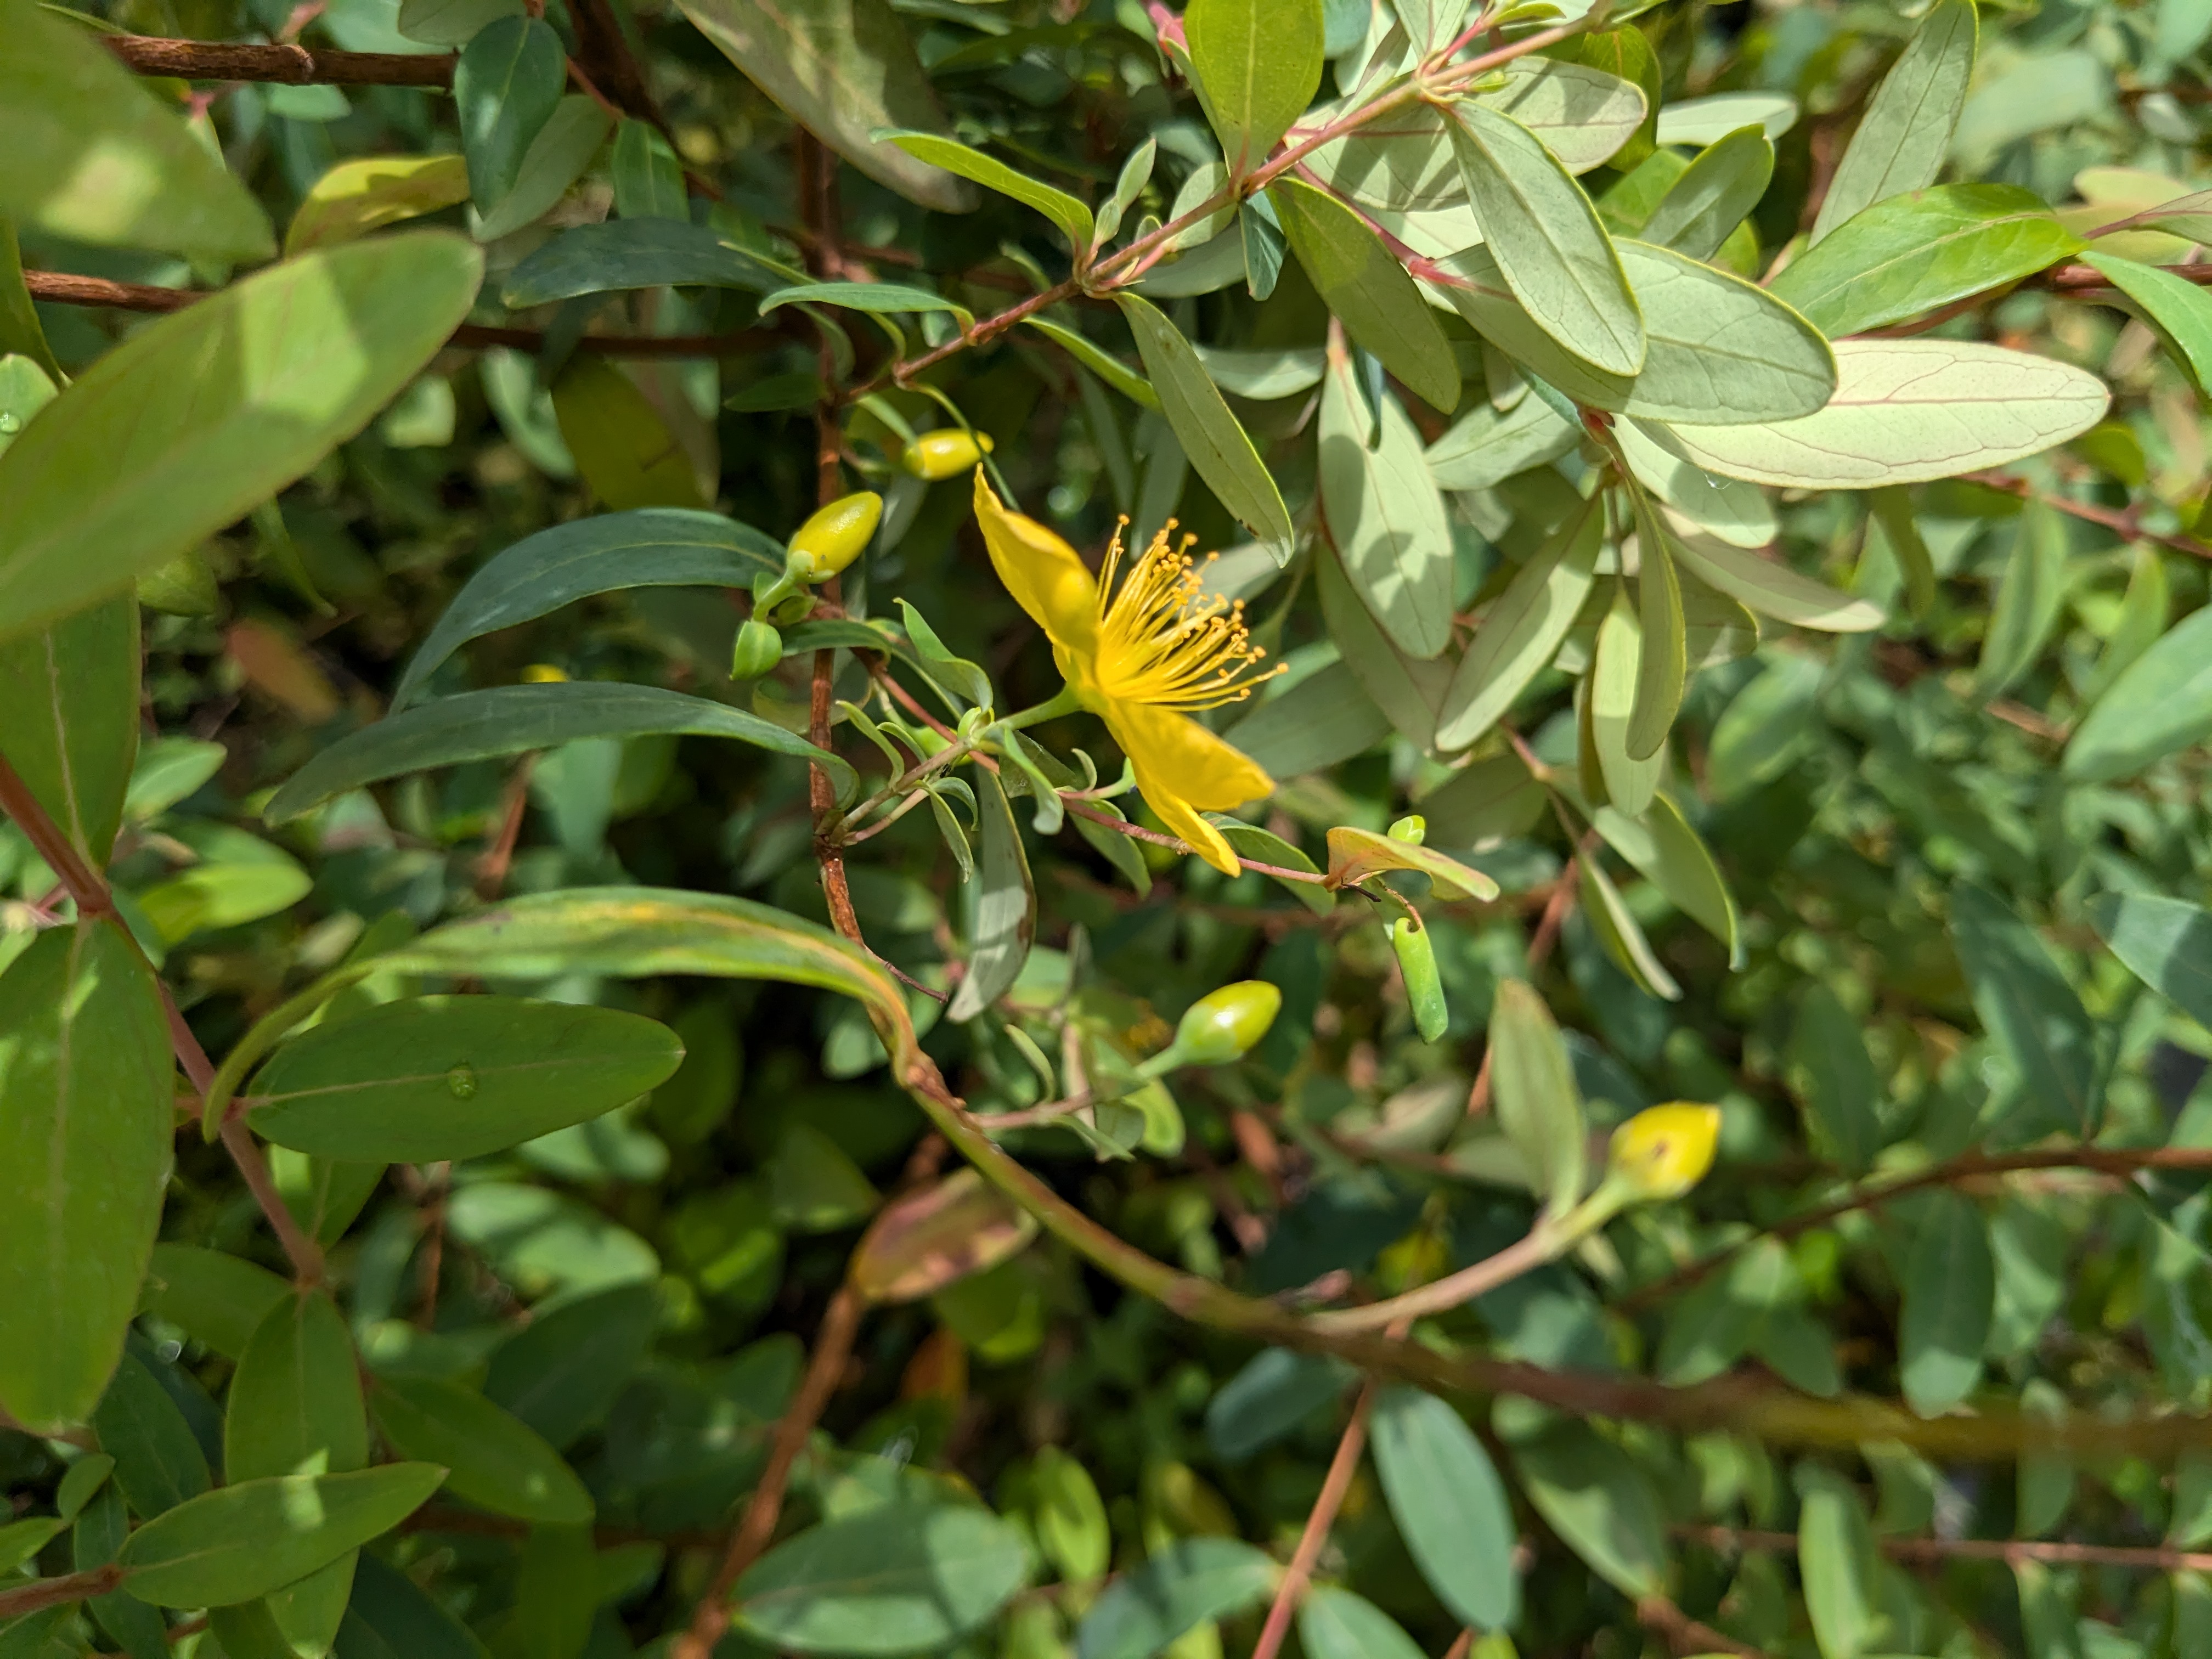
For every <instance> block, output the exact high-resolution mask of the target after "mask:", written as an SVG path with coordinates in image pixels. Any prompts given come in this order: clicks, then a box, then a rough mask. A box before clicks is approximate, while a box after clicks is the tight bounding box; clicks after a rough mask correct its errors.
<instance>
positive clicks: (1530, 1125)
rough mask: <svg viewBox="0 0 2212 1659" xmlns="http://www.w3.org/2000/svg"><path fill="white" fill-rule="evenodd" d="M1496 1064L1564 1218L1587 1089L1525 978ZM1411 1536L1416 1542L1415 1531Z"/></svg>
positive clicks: (1493, 1035)
mask: <svg viewBox="0 0 2212 1659" xmlns="http://www.w3.org/2000/svg"><path fill="white" fill-rule="evenodd" d="M1490 1059H1491V1084H1492V1091H1493V1094H1494V1096H1495V1098H1496V1101H1497V1106H1498V1127H1500V1128H1502V1129H1503V1130H1504V1131H1505V1135H1506V1139H1509V1140H1510V1141H1511V1142H1512V1143H1513V1145H1514V1146H1515V1147H1516V1149H1517V1150H1518V1151H1519V1152H1520V1153H1521V1156H1522V1158H1523V1159H1525V1160H1526V1161H1527V1163H1528V1168H1529V1170H1530V1172H1531V1173H1532V1174H1533V1175H1534V1176H1535V1180H1536V1188H1535V1191H1536V1196H1537V1197H1538V1198H1540V1199H1541V1200H1544V1201H1545V1208H1546V1211H1547V1213H1549V1214H1553V1215H1558V1214H1561V1213H1563V1212H1565V1211H1566V1210H1568V1209H1569V1208H1571V1206H1573V1205H1574V1203H1575V1201H1576V1200H1577V1199H1579V1198H1581V1196H1582V1188H1583V1137H1584V1133H1585V1131H1584V1128H1583V1100H1582V1092H1581V1091H1579V1090H1578V1089H1577V1088H1576V1087H1575V1076H1574V1071H1573V1069H1572V1067H1571V1066H1569V1065H1568V1063H1567V1050H1566V1045H1565V1043H1564V1042H1561V1041H1560V1039H1559V1027H1558V1026H1557V1025H1556V1024H1553V1020H1552V1012H1551V1010H1550V1009H1549V1008H1547V1007H1546V1006H1544V1000H1543V999H1542V998H1541V997H1540V996H1538V995H1537V994H1536V993H1535V992H1534V990H1533V989H1532V988H1530V987H1529V986H1528V984H1527V982H1526V981H1522V980H1517V979H1501V980H1499V981H1498V995H1497V1000H1495V1001H1494V1002H1493V1003H1492V1005H1491V1010H1490ZM1454 1421H1457V1419H1456V1418H1455V1419H1454ZM1377 1451H1378V1455H1379V1452H1380V1447H1379V1445H1378V1448H1377ZM1402 1530H1405V1528H1404V1526H1403V1523H1402V1519H1401V1531H1402ZM1411 1536H1412V1534H1411V1533H1410V1532H1408V1533H1407V1537H1408V1538H1409V1539H1410V1538H1411ZM1507 1553H1509V1554H1510V1551H1508V1552H1507ZM1453 1610H1454V1611H1455V1612H1456V1613H1460V1614H1461V1616H1462V1618H1466V1619H1468V1620H1469V1622H1472V1623H1476V1624H1480V1625H1483V1626H1486V1627H1495V1626H1499V1625H1504V1624H1510V1622H1512V1621H1511V1620H1510V1617H1508V1618H1489V1619H1479V1620H1478V1619H1474V1617H1473V1615H1471V1614H1469V1613H1467V1611H1466V1610H1465V1609H1464V1608H1460V1607H1455V1608H1454V1609H1453Z"/></svg>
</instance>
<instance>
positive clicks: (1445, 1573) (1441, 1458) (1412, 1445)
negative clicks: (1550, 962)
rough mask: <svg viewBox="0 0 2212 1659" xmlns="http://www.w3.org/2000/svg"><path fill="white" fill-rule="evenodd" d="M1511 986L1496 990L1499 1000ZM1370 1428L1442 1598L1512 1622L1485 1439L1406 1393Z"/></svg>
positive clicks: (1494, 1474)
mask: <svg viewBox="0 0 2212 1659" xmlns="http://www.w3.org/2000/svg"><path fill="white" fill-rule="evenodd" d="M1515 983H1517V981H1505V982H1504V983H1502V984H1501V985H1500V986H1499V987H1498V989H1499V994H1500V997H1501V999H1502V998H1503V997H1504V994H1505V992H1506V988H1507V987H1508V986H1509V985H1512V984H1515ZM1522 989H1523V990H1525V989H1526V987H1522ZM1553 1036H1554V1040H1556V1036H1557V1034H1556V1032H1555V1033H1554V1034H1553ZM1579 1162H1580V1158H1579V1148H1577V1164H1579ZM1371 1432H1372V1434H1373V1439H1374V1447H1375V1466H1376V1470H1377V1472H1378V1473H1379V1474H1381V1476H1382V1478H1383V1492H1384V1495H1385V1496H1386V1497H1387V1498H1389V1504H1390V1515H1391V1518H1392V1519H1393V1520H1394V1521H1395V1522H1397V1525H1398V1535H1399V1536H1400V1537H1401V1538H1402V1539H1403V1540H1404V1541H1405V1542H1406V1547H1407V1550H1408V1552H1410V1553H1411V1554H1412V1555H1413V1562H1414V1565H1416V1566H1418V1567H1419V1569H1420V1570H1421V1577H1423V1578H1424V1579H1425V1580H1426V1581H1427V1583H1428V1586H1429V1588H1430V1589H1431V1590H1432V1591H1434V1592H1435V1594H1436V1596H1437V1600H1438V1601H1442V1602H1443V1604H1444V1607H1446V1608H1447V1609H1448V1610H1449V1612H1450V1613H1451V1614H1452V1616H1453V1617H1454V1618H1455V1619H1457V1620H1460V1622H1461V1623H1462V1624H1464V1625H1469V1626H1474V1628H1475V1629H1478V1630H1499V1629H1503V1628H1504V1626H1508V1625H1510V1624H1512V1623H1514V1622H1515V1621H1516V1620H1517V1619H1518V1618H1519V1617H1520V1610H1521V1586H1520V1582H1519V1580H1518V1578H1517V1577H1516V1574H1515V1572H1514V1570H1513V1547H1514V1539H1515V1536H1516V1528H1515V1525H1514V1522H1513V1511H1512V1508H1511V1505H1510V1504H1509V1503H1508V1502H1507V1500H1506V1496H1505V1488H1504V1483H1503V1482H1501V1481H1500V1480H1498V1471H1497V1470H1496V1469H1495V1468H1492V1465H1491V1462H1490V1456H1489V1454H1488V1453H1486V1451H1484V1450H1483V1449H1482V1443H1481V1441H1480V1440H1478V1439H1477V1438H1476V1437H1475V1436H1474V1431H1472V1430H1471V1429H1469V1428H1468V1426H1467V1425H1466V1423H1465V1422H1463V1421H1462V1419H1461V1418H1460V1415H1459V1413H1457V1412H1455V1411H1454V1410H1453V1409H1452V1408H1451V1407H1449V1406H1448V1405H1446V1404H1445V1403H1444V1402H1443V1401H1441V1400H1438V1399H1437V1398H1436V1397H1435V1396H1434V1395H1427V1394H1423V1393H1421V1392H1420V1391H1419V1389H1407V1388H1392V1389H1384V1390H1383V1392H1382V1393H1381V1394H1380V1395H1378V1396H1377V1397H1376V1402H1375V1415H1374V1422H1373V1425H1372V1431H1371Z"/></svg>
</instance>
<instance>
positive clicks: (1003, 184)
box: [872, 127, 1097, 252]
mask: <svg viewBox="0 0 2212 1659" xmlns="http://www.w3.org/2000/svg"><path fill="white" fill-rule="evenodd" d="M872 136H873V137H875V138H876V139H877V140H878V142H879V143H892V144H896V145H897V146H898V147H899V148H900V149H902V150H904V151H905V152H906V153H907V154H908V155H911V156H913V157H915V159H916V160H917V161H926V162H928V163H929V164H930V165H931V166H932V167H942V168H944V169H945V171H946V172H947V173H958V174H959V175H960V176H961V177H962V178H963V179H974V180H975V183H977V184H979V185H983V186H984V187H985V188H986V189H989V190H994V191H998V192H999V194H1000V195H1001V196H1006V197H1012V199H1013V200H1015V201H1017V202H1019V203H1020V204H1022V205H1023V206H1024V207H1028V208H1034V209H1036V211H1037V212H1039V213H1042V215H1044V216H1045V217H1046V218H1048V219H1049V220H1051V221H1052V222H1053V223H1054V224H1055V225H1057V226H1059V227H1060V234H1061V235H1063V236H1065V237H1066V239H1067V246H1068V247H1069V249H1070V251H1071V252H1083V251H1084V250H1085V249H1087V248H1088V247H1089V246H1091V232H1092V231H1093V230H1095V229H1096V228H1097V226H1096V224H1095V223H1094V222H1092V220H1091V210H1090V209H1089V208H1087V207H1085V206H1084V204H1082V203H1081V202H1079V201H1078V200H1077V199H1076V198H1075V197H1073V196H1070V195H1069V194H1068V193H1067V192H1066V191H1064V190H1054V188H1053V187H1052V186H1051V185H1047V184H1042V183H1040V182H1039V181H1037V180H1036V179H1032V178H1030V177H1029V176H1028V175H1026V174H1025V173H1017V172H1015V171H1014V169H1013V168H1012V167H1008V166H1007V165H1006V163H1005V162H1004V161H1000V160H998V159H997V158H996V157H995V156H990V155H985V154H984V153H983V152H982V151H981V150H980V149H972V148H970V147H969V145H966V144H963V143H961V142H960V141H959V140H958V139H957V138H947V137H943V136H941V135H940V134H938V133H934V132H908V131H902V130H900V129H898V128H896V127H885V128H884V129H882V130H880V131H877V132H876V133H874V134H873V135H872Z"/></svg>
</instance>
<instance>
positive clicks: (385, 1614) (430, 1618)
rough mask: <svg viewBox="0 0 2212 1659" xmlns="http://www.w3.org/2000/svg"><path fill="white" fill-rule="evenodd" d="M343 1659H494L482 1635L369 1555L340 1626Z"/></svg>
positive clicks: (339, 1645)
mask: <svg viewBox="0 0 2212 1659" xmlns="http://www.w3.org/2000/svg"><path fill="white" fill-rule="evenodd" d="M337 1656H338V1659H489V1650H488V1649H487V1648H486V1647H485V1646H484V1644H483V1643H482V1642H480V1641H478V1640H477V1638H476V1633H475V1632H473V1631H471V1630H470V1629H469V1627H468V1626H466V1625H464V1624H462V1623H461V1622H460V1621H459V1620H458V1619H456V1618H454V1617H453V1614H451V1613H447V1611H446V1610H445V1608H443V1607H440V1606H439V1605H438V1604H437V1603H436V1602H435V1601H432V1600H431V1599H430V1598H429V1597H428V1595H424V1594H423V1593H422V1591H421V1590H420V1589H416V1586H415V1581H414V1580H413V1579H411V1578H410V1577H408V1576H407V1575H406V1574H405V1573H404V1572H402V1571H399V1569H398V1568H397V1567H393V1566H387V1565H386V1564H385V1563H384V1562H382V1561H380V1560H379V1559H377V1558H376V1557H375V1556H374V1555H364V1556H362V1558H361V1565H359V1566H358V1567H356V1569H355V1571H354V1586H353V1600H352V1601H351V1602H349V1604H348V1605H347V1607H346V1615H345V1623H344V1624H343V1625H342V1626H339V1629H338V1643H337Z"/></svg>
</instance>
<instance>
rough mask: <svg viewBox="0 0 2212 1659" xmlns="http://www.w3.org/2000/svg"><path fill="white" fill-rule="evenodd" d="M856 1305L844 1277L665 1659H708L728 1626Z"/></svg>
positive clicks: (831, 1377) (847, 1344) (846, 1351)
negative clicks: (739, 1510)
mask: <svg viewBox="0 0 2212 1659" xmlns="http://www.w3.org/2000/svg"><path fill="white" fill-rule="evenodd" d="M862 1306H863V1302H862V1298H861V1296H860V1291H857V1290H855V1289H854V1287H853V1285H852V1282H851V1281H850V1280H849V1279H848V1280H847V1281H846V1282H845V1283H844V1284H842V1285H839V1286H838V1287H837V1293H836V1295H835V1296H833V1297H830V1298H829V1310H828V1311H827V1312H825V1313H824V1314H823V1316H822V1326H821V1328H820V1329H819V1330H817V1332H816V1333H815V1335H814V1352H813V1353H812V1354H811V1355H810V1356H809V1357H808V1358H807V1362H806V1375H805V1377H804V1378H803V1379H801V1381H800V1383H799V1393H798V1394H797V1395H795V1396H794V1397H793V1400H792V1402H791V1405H790V1407H789V1408H788V1409H787V1411H786V1412H785V1413H784V1414H783V1416H782V1417H781V1419H779V1420H778V1422H777V1423H776V1425H775V1439H774V1440H773V1441H771V1442H770V1443H769V1452H768V1464H767V1467H766V1468H763V1469H762V1471H761V1478H760V1484H759V1485H758V1486H755V1487H754V1488H753V1493H752V1496H751V1497H750V1498H748V1499H747V1500H746V1502H745V1510H744V1515H743V1516H740V1517H739V1519H738V1528H737V1530H736V1531H735V1532H734V1533H732V1534H731V1535H730V1547H729V1548H728V1550H727V1551H726V1552H725V1553H724V1554H723V1556H722V1563H721V1565H720V1566H719V1567H717V1568H716V1569H715V1570H714V1581H713V1583H710V1584H708V1587H707V1594H706V1595H704V1596H702V1598H701V1599H700V1602H699V1605H698V1607H696V1608H695V1609H694V1610H693V1612H692V1614H691V1625H690V1628H689V1629H688V1630H686V1631H685V1632H684V1634H683V1635H681V1636H679V1637H678V1638H676V1640H675V1643H674V1644H672V1645H671V1647H670V1649H669V1659H708V1655H710V1654H712V1653H713V1652H714V1647H715V1644H717V1643H719V1642H720V1640H721V1639H722V1632H725V1631H726V1630H727V1629H728V1628H729V1626H730V1592H731V1591H732V1589H735V1588H736V1586H737V1582H738V1579H739V1578H740V1577H743V1576H744V1571H745V1569H746V1568H747V1567H749V1566H750V1565H752V1564H753V1563H754V1562H755V1561H756V1560H757V1559H759V1558H760V1554H761V1552H762V1551H763V1550H764V1549H766V1548H767V1547H768V1542H769V1539H771V1538H773V1537H774V1536H775V1523H776V1521H777V1519H778V1518H779V1517H780V1516H781V1514H782V1513H783V1495H784V1492H785V1491H786V1490H787V1488H788V1487H789V1486H790V1484H791V1471H792V1469H793V1467H794V1466H795V1465H796V1464H797V1463H798V1462H799V1453H800V1452H801V1451H802V1450H804V1449H805V1445H806V1437H807V1436H809V1435H811V1433H813V1432H814V1425H815V1424H816V1423H817V1422H818V1421H820V1420H821V1417H822V1409H823V1407H825V1406H827V1405H828V1404H829V1395H830V1391H831V1390H832V1389H835V1388H836V1384H837V1379H838V1378H839V1377H840V1376H843V1375H844V1372H845V1362H846V1361H847V1360H848V1359H850V1358H852V1355H853V1339H854V1336H855V1335H856V1334H858V1332H859V1330H860V1310H861V1308H862Z"/></svg>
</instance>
